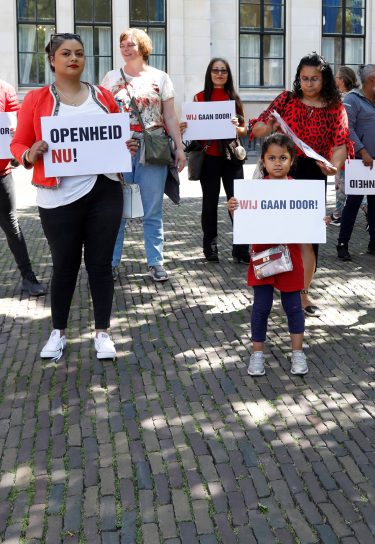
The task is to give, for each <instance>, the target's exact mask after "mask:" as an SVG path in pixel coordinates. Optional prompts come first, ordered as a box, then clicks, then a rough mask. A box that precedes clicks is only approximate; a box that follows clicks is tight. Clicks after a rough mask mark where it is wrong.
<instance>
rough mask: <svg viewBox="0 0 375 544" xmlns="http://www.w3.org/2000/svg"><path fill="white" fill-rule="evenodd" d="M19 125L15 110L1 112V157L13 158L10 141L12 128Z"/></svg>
mask: <svg viewBox="0 0 375 544" xmlns="http://www.w3.org/2000/svg"><path fill="white" fill-rule="evenodd" d="M16 126H17V115H16V114H15V113H14V112H2V113H0V159H12V158H13V155H12V153H11V151H10V148H9V146H10V142H11V140H12V136H11V134H10V129H11V128H16Z"/></svg>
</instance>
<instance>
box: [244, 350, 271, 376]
mask: <svg viewBox="0 0 375 544" xmlns="http://www.w3.org/2000/svg"><path fill="white" fill-rule="evenodd" d="M264 362H265V357H264V353H263V351H255V352H254V353H253V354H252V355H251V356H250V363H249V366H248V369H247V373H248V374H250V376H264V374H265V373H266V371H265V368H264Z"/></svg>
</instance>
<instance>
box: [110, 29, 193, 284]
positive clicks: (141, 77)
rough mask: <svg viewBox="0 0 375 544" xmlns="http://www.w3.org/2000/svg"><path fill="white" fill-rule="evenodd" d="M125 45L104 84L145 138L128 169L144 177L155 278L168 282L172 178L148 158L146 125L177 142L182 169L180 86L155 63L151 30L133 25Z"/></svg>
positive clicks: (130, 178)
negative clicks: (167, 209)
mask: <svg viewBox="0 0 375 544" xmlns="http://www.w3.org/2000/svg"><path fill="white" fill-rule="evenodd" d="M119 41H120V51H121V55H122V58H123V60H124V67H123V68H121V69H120V70H111V71H110V72H108V73H107V74H106V75H105V77H104V79H103V82H102V85H103V86H104V87H105V88H106V89H108V90H110V91H111V93H112V95H113V96H114V97H115V99H116V102H117V104H118V105H119V107H120V110H121V111H124V112H129V114H130V129H131V131H132V133H133V137H134V138H136V139H138V141H139V149H138V152H137V153H136V155H135V156H134V157H133V159H132V161H133V162H132V171H131V172H125V173H124V176H125V180H126V181H127V182H128V183H138V184H139V186H140V191H141V198H142V204H143V209H144V217H143V228H144V242H145V251H146V257H147V264H148V269H149V274H150V276H151V277H152V279H153V280H154V281H157V282H163V281H166V280H167V279H168V274H167V272H166V271H165V269H164V267H163V260H164V256H163V246H164V233H163V194H164V187H165V181H166V178H167V168H168V166H167V165H165V164H149V163H148V162H147V161H146V160H145V151H144V138H143V127H142V124H143V126H144V128H145V129H146V130H148V131H149V130H151V131H155V134H159V133H164V129H166V130H167V132H168V134H169V135H170V136H171V138H172V139H173V141H174V144H175V148H176V149H175V162H176V166H177V167H178V170H179V171H181V170H182V169H183V168H184V166H185V164H186V158H185V153H184V150H183V146H182V141H181V134H180V128H179V123H178V119H177V116H176V112H175V107H174V89H173V84H172V82H171V80H170V78H169V76H168V75H167V74H166V73H165V72H163V71H162V70H158V69H156V68H153V67H152V66H149V65H148V64H147V61H148V59H149V56H150V54H151V51H152V43H151V39H150V38H149V36H148V35H147V34H146V32H144V31H143V30H140V29H139V28H129V29H128V30H125V31H124V32H122V33H121V35H120V40H119ZM125 225H126V221H125V219H123V220H122V221H121V225H120V229H119V232H118V235H117V240H116V245H115V250H114V254H113V259H112V267H113V275H114V278H115V279H116V278H117V276H118V265H119V263H120V259H121V252H122V246H123V242H124V235H125Z"/></svg>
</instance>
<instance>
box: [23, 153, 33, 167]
mask: <svg viewBox="0 0 375 544" xmlns="http://www.w3.org/2000/svg"><path fill="white" fill-rule="evenodd" d="M24 160H25V162H27V164H30V166H31V165H32V162H31V161H30V149H28V150H27V151H26V153H25V155H24Z"/></svg>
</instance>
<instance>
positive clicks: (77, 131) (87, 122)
mask: <svg viewBox="0 0 375 544" xmlns="http://www.w3.org/2000/svg"><path fill="white" fill-rule="evenodd" d="M41 123H42V137H43V140H44V141H45V142H47V144H48V151H47V153H45V155H44V170H45V174H46V176H47V177H54V176H80V175H86V174H109V173H116V172H129V171H131V169H132V167H131V156H130V153H129V150H128V148H127V147H126V143H125V142H126V140H129V138H130V123H129V114H127V113H109V114H107V115H77V116H66V117H65V116H61V117H59V116H52V117H42V118H41Z"/></svg>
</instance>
